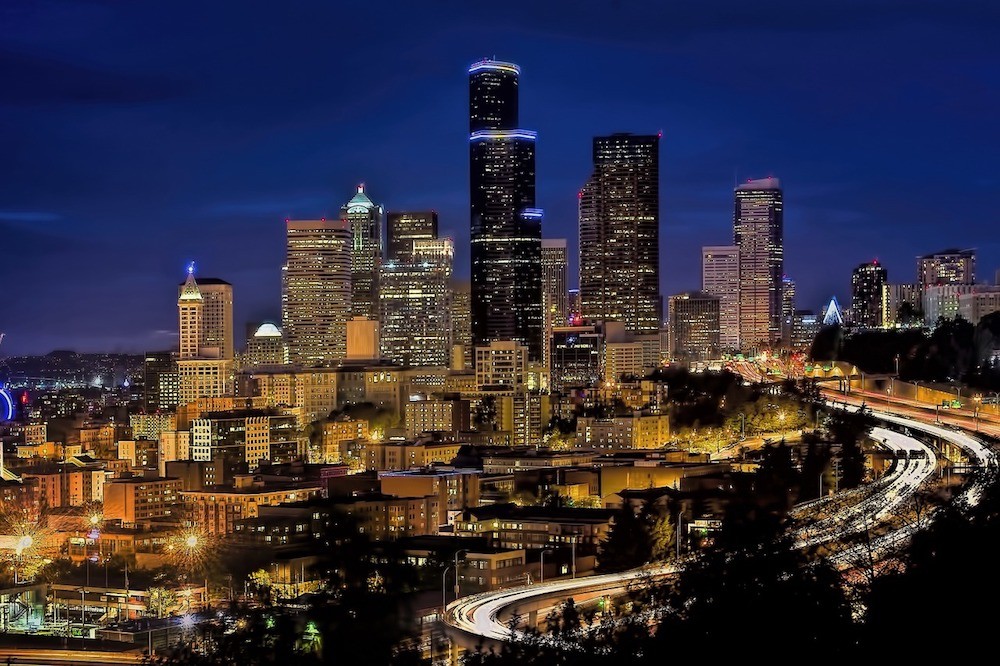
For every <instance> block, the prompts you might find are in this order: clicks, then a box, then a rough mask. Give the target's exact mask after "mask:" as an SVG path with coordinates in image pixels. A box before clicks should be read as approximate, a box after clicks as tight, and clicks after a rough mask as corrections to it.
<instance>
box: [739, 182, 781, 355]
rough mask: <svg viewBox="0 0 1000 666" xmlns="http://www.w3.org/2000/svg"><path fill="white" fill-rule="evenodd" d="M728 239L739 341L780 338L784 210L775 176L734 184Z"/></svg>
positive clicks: (754, 344)
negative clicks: (734, 254)
mask: <svg viewBox="0 0 1000 666" xmlns="http://www.w3.org/2000/svg"><path fill="white" fill-rule="evenodd" d="M734 197H735V206H734V210H733V237H734V239H735V242H734V243H733V244H734V245H736V246H737V247H738V248H739V252H740V347H741V348H743V349H745V350H748V351H749V350H755V349H764V348H767V347H770V346H771V345H774V344H776V343H778V342H780V341H781V307H782V298H781V286H782V285H781V276H782V275H783V274H784V268H785V236H784V233H785V232H784V213H783V197H782V192H781V182H780V181H779V180H778V179H777V178H761V179H759V180H750V181H747V182H746V183H743V184H742V185H739V186H738V187H737V188H736V191H735V193H734Z"/></svg>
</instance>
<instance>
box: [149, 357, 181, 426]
mask: <svg viewBox="0 0 1000 666" xmlns="http://www.w3.org/2000/svg"><path fill="white" fill-rule="evenodd" d="M142 384H143V391H144V393H143V403H142V407H143V409H144V410H145V411H146V412H147V413H152V412H159V411H167V410H169V409H173V408H174V407H176V406H177V403H178V402H179V401H180V377H179V376H178V374H177V360H176V359H175V358H174V354H173V353H172V352H168V351H164V352H148V353H147V354H146V356H145V359H144V361H143V366H142Z"/></svg>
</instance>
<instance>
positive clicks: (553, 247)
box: [542, 238, 569, 365]
mask: <svg viewBox="0 0 1000 666" xmlns="http://www.w3.org/2000/svg"><path fill="white" fill-rule="evenodd" d="M566 262H567V257H566V239H565V238H544V239H542V312H543V316H544V318H545V321H544V324H545V336H544V338H543V339H542V344H543V354H542V356H543V360H544V362H545V364H546V365H548V364H549V362H550V359H551V346H550V345H551V342H552V328H553V327H554V326H565V325H566V324H567V323H568V322H567V317H568V316H569V314H568V312H567V299H568V295H569V292H568V291H567V286H566V269H567V263H566Z"/></svg>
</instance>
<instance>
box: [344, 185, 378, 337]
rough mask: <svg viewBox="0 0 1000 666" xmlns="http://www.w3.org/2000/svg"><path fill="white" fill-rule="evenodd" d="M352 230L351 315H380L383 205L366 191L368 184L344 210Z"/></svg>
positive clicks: (374, 316)
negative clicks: (370, 197)
mask: <svg viewBox="0 0 1000 666" xmlns="http://www.w3.org/2000/svg"><path fill="white" fill-rule="evenodd" d="M340 218H341V219H342V220H345V221H346V222H347V223H348V224H349V225H350V229H351V314H352V315H353V316H355V317H368V318H369V319H377V318H378V307H379V306H378V274H379V266H381V264H382V207H381V206H376V205H375V204H374V203H372V200H371V199H369V198H368V195H367V194H365V186H364V183H362V184H361V185H358V192H357V194H355V195H354V197H353V198H352V199H351V200H350V201H348V202H347V203H346V204H344V206H343V207H342V208H341V209H340Z"/></svg>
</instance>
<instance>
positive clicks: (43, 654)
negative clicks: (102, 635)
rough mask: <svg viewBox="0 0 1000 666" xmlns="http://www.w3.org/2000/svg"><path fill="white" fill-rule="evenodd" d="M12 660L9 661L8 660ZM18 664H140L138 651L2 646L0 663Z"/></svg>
mask: <svg viewBox="0 0 1000 666" xmlns="http://www.w3.org/2000/svg"><path fill="white" fill-rule="evenodd" d="M8 659H10V660H11V661H10V662H8V661H7V660H8ZM6 663H11V664H14V665H16V666H54V665H55V664H61V665H63V666H72V665H73V664H139V663H142V654H140V653H138V652H103V651H99V650H93V651H91V650H56V649H39V650H32V649H30V648H14V647H11V648H0V664H6Z"/></svg>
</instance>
